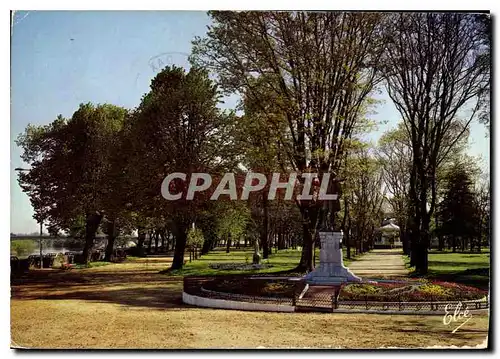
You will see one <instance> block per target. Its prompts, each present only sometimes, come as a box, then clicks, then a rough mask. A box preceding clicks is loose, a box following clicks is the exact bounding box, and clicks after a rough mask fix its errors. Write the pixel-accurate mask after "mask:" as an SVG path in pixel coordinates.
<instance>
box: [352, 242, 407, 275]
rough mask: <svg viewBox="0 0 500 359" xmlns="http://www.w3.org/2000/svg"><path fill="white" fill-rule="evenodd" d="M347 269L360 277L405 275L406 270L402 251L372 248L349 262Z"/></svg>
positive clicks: (398, 249)
mask: <svg viewBox="0 0 500 359" xmlns="http://www.w3.org/2000/svg"><path fill="white" fill-rule="evenodd" d="M349 269H350V270H351V271H352V272H353V273H354V274H356V275H357V276H360V277H367V278H369V277H406V276H407V275H408V270H407V269H406V268H405V264H404V261H403V251H402V250H401V249H400V248H397V249H374V250H372V251H371V252H369V253H366V254H364V255H362V256H360V257H359V259H356V260H355V261H353V262H351V264H350V265H349Z"/></svg>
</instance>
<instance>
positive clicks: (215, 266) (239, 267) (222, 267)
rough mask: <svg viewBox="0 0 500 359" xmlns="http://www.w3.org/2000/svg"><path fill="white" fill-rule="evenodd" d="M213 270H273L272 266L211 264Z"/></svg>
mask: <svg viewBox="0 0 500 359" xmlns="http://www.w3.org/2000/svg"><path fill="white" fill-rule="evenodd" d="M208 267H209V268H211V269H218V270H253V269H264V268H271V267H272V265H270V264H243V263H210V264H209V265H208Z"/></svg>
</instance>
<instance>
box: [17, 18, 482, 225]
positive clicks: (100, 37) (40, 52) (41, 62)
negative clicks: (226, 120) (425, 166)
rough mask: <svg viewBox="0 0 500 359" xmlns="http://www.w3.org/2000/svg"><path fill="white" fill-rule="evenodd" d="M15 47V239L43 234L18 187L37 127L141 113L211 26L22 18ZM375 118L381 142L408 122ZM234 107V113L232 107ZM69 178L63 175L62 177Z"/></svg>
mask: <svg viewBox="0 0 500 359" xmlns="http://www.w3.org/2000/svg"><path fill="white" fill-rule="evenodd" d="M13 23H14V26H13V28H12V41H11V135H10V140H11V144H10V150H11V165H10V178H11V232H14V233H29V232H34V231H37V228H38V226H37V224H36V222H35V220H33V219H32V215H33V210H32V208H31V205H30V202H29V199H28V197H27V196H26V195H25V194H24V193H22V191H21V189H20V188H19V185H18V184H17V173H16V172H15V171H14V168H16V167H23V166H26V165H25V164H23V163H22V161H21V159H20V157H19V156H20V150H19V149H18V148H17V146H16V145H15V143H14V140H15V139H16V138H17V135H18V134H19V133H21V132H23V131H24V128H25V127H26V125H28V124H29V123H32V124H47V123H49V122H51V121H53V120H54V119H55V118H56V116H57V115H58V114H62V115H63V116H65V117H70V116H71V115H72V114H73V112H74V111H75V110H76V109H77V107H78V105H79V104H80V103H82V102H94V103H106V102H107V103H112V104H115V105H119V106H124V107H127V108H133V107H135V106H137V105H138V104H139V102H140V98H141V96H142V95H143V94H144V93H146V92H147V91H148V88H149V82H150V80H151V79H152V78H153V76H154V75H155V72H156V68H158V67H160V65H163V66H165V65H167V64H176V65H179V66H187V55H188V54H189V52H190V50H191V40H192V38H193V37H194V36H203V35H204V33H205V31H206V26H207V25H208V23H209V18H208V16H207V15H206V13H205V12H201V11H161V12H160V11H158V12H153V11H134V12H132V11H116V12H111V11H110V12H101V11H95V12H93V11H82V12H79V11H74V12H73V11H72V12H69V11H67V12H64V11H60V12H49V11H35V12H29V13H27V12H16V14H15V16H14V20H13ZM382 97H383V98H384V99H386V101H385V104H383V105H381V106H380V107H379V108H378V113H377V114H376V115H375V116H373V117H374V119H376V120H385V121H387V122H388V123H387V124H385V125H381V126H380V127H379V129H378V130H377V131H374V132H373V133H371V134H370V136H369V137H370V138H371V139H372V140H374V141H376V140H377V139H378V137H379V136H380V135H381V133H383V132H384V131H385V130H387V129H389V128H392V127H394V126H395V124H396V122H397V121H398V120H399V118H400V116H399V114H398V112H397V111H396V109H395V108H394V106H393V105H392V104H391V102H390V100H389V99H387V98H386V95H383V96H382ZM226 105H227V106H233V105H234V101H230V102H228V103H227V104H226ZM484 135H485V130H484V126H483V125H479V124H473V125H472V133H471V139H473V140H472V141H473V144H471V146H470V151H469V152H470V153H471V154H474V155H479V154H481V155H482V156H483V158H484V161H483V162H484V167H489V138H485V136H484ZM62 175H63V174H62Z"/></svg>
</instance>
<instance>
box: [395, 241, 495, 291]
mask: <svg viewBox="0 0 500 359" xmlns="http://www.w3.org/2000/svg"><path fill="white" fill-rule="evenodd" d="M404 258H405V263H406V264H407V266H408V265H409V259H408V257H407V256H404ZM489 268H490V251H489V249H487V250H483V251H482V252H481V253H476V252H455V253H453V252H451V251H437V250H431V251H429V271H428V274H427V276H426V277H427V278H429V279H433V280H442V281H447V282H457V283H462V284H466V285H472V286H475V287H478V288H481V289H488V286H489V275H488V274H487V272H488V270H489ZM485 272H486V273H485Z"/></svg>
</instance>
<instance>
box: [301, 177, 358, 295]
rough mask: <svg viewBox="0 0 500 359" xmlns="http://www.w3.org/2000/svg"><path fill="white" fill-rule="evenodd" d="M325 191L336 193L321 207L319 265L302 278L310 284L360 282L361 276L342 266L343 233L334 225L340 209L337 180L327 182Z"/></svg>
mask: <svg viewBox="0 0 500 359" xmlns="http://www.w3.org/2000/svg"><path fill="white" fill-rule="evenodd" d="M327 193H328V194H333V193H336V194H337V199H336V200H333V201H324V203H323V207H322V208H321V212H320V214H321V216H322V222H321V226H320V228H319V239H320V242H321V248H320V252H319V267H317V268H316V269H315V270H314V271H312V272H310V273H308V274H307V275H306V276H305V277H304V279H305V281H306V283H307V284H312V285H321V284H324V285H338V284H342V283H345V282H360V281H361V278H360V277H358V276H356V275H354V274H353V273H352V272H351V271H350V270H349V269H348V268H347V267H345V266H344V260H343V257H342V237H343V233H342V231H341V230H338V229H337V228H336V226H335V215H336V213H337V212H338V211H339V210H340V201H339V197H340V194H341V192H340V184H339V181H338V180H335V179H334V180H332V181H331V182H330V183H329V185H328V191H327Z"/></svg>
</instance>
